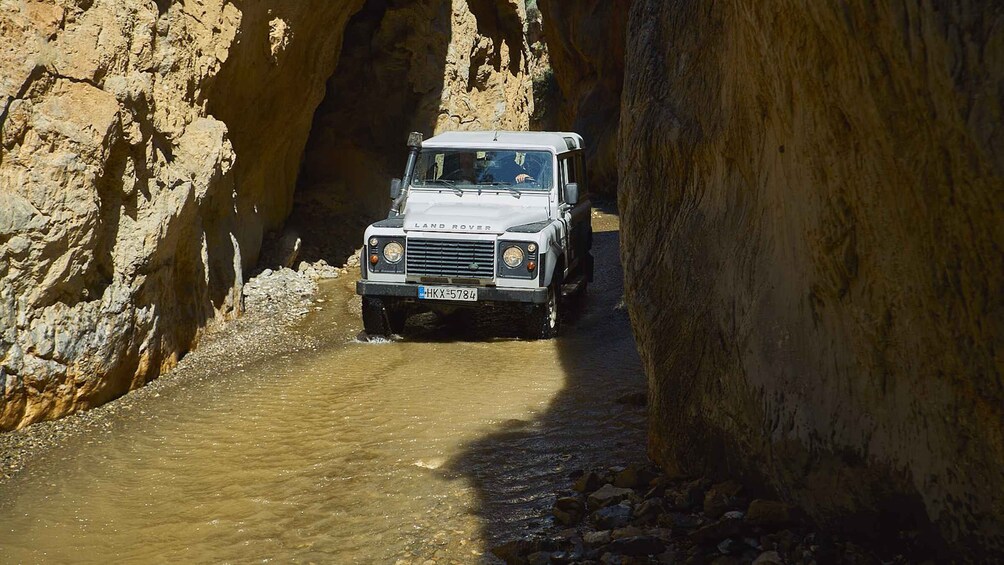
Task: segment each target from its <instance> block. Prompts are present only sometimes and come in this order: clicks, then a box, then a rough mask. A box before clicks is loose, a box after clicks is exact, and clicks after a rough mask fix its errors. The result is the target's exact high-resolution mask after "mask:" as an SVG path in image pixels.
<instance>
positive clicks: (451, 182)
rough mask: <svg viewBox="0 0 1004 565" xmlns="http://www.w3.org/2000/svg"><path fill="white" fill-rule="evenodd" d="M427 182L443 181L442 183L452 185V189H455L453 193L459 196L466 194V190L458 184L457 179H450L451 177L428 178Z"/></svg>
mask: <svg viewBox="0 0 1004 565" xmlns="http://www.w3.org/2000/svg"><path fill="white" fill-rule="evenodd" d="M425 182H426V184H432V183H442V184H445V185H446V186H448V187H450V189H451V190H452V191H453V193H454V194H456V195H457V196H463V195H464V191H463V190H462V189H461V188H459V187H458V186H457V181H455V180H450V179H429V180H427V181H425Z"/></svg>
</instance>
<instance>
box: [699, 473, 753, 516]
mask: <svg viewBox="0 0 1004 565" xmlns="http://www.w3.org/2000/svg"><path fill="white" fill-rule="evenodd" d="M742 489H743V487H742V485H741V484H739V483H738V482H736V481H726V482H723V483H718V484H716V485H714V486H712V487H711V488H710V489H709V490H708V492H707V493H706V494H705V495H704V513H705V514H707V515H708V517H709V518H711V519H717V518H720V517H721V516H722V515H723V514H725V512H726V511H728V510H729V509H730V508H734V507H735V506H736V504H738V500H737V498H736V497H737V496H738V495H739V493H740V492H741V491H742Z"/></svg>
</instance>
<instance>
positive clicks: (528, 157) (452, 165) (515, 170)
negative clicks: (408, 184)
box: [412, 149, 554, 191]
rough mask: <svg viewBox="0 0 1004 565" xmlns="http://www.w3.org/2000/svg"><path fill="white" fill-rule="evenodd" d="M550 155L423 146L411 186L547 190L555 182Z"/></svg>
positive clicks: (541, 152) (545, 152)
mask: <svg viewBox="0 0 1004 565" xmlns="http://www.w3.org/2000/svg"><path fill="white" fill-rule="evenodd" d="M553 159H554V157H553V155H552V154H551V153H549V152H547V151H513V150H492V151H485V150H474V149H423V150H422V151H421V153H419V155H418V161H417V162H416V164H415V177H414V179H413V181H412V186H416V187H427V188H433V187H435V188H439V187H443V186H446V187H449V188H453V189H458V188H460V189H464V188H477V189H484V188H490V187H492V186H511V187H515V188H518V189H519V190H530V191H534V190H538V191H546V190H550V189H551V187H552V186H553V184H554V181H553V176H554V174H553V167H552V161H553Z"/></svg>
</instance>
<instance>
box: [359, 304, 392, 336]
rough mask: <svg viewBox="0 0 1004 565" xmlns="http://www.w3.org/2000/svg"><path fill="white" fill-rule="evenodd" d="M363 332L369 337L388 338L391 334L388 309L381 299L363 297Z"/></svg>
mask: <svg viewBox="0 0 1004 565" xmlns="http://www.w3.org/2000/svg"><path fill="white" fill-rule="evenodd" d="M363 330H364V331H365V332H366V335H369V336H382V337H387V336H389V335H390V334H391V330H390V321H389V320H388V319H387V308H386V307H385V306H384V304H383V301H382V300H380V299H379V298H370V297H368V296H364V297H363Z"/></svg>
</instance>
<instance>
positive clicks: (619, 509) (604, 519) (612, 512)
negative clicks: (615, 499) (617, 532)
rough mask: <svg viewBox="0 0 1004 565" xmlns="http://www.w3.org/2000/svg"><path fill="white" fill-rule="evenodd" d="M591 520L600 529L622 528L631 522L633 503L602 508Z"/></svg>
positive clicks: (625, 502) (594, 513)
mask: <svg viewBox="0 0 1004 565" xmlns="http://www.w3.org/2000/svg"><path fill="white" fill-rule="evenodd" d="M591 518H592V520H593V522H595V523H596V525H597V527H599V528H603V529H608V530H612V529H614V528H622V527H624V526H626V525H628V523H629V522H630V521H631V503H630V502H628V501H626V500H625V501H623V502H621V503H620V504H617V505H614V506H607V507H605V508H601V509H599V510H597V511H596V512H593V514H592V515H591Z"/></svg>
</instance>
